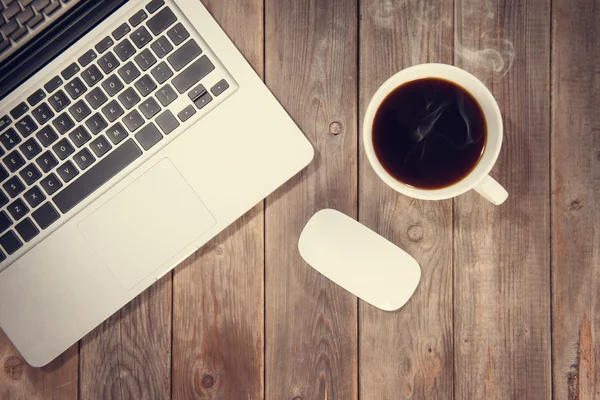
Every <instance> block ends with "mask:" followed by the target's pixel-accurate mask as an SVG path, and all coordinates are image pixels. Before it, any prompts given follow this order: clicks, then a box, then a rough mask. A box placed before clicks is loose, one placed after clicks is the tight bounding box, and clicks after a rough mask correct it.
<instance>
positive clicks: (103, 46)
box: [94, 36, 115, 54]
mask: <svg viewBox="0 0 600 400" xmlns="http://www.w3.org/2000/svg"><path fill="white" fill-rule="evenodd" d="M113 44H115V42H113V40H112V39H111V38H110V36H107V37H105V38H104V39H102V40H101V41H99V42H98V44H96V46H94V48H95V49H96V51H97V52H98V53H100V54H102V53H104V52H105V51H106V50H108V49H109V48H110V46H112V45H113Z"/></svg>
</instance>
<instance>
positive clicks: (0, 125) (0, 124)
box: [0, 115, 12, 132]
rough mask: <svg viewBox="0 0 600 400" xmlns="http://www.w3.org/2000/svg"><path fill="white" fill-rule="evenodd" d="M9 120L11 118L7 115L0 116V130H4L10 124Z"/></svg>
mask: <svg viewBox="0 0 600 400" xmlns="http://www.w3.org/2000/svg"><path fill="white" fill-rule="evenodd" d="M11 122H12V120H11V119H10V117H9V116H8V115H5V116H3V117H2V118H0V132H2V131H3V130H5V129H6V128H7V127H8V126H9V125H10V123H11Z"/></svg>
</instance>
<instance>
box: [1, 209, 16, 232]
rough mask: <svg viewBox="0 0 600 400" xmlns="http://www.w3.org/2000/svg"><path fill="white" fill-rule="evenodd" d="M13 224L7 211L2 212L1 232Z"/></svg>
mask: <svg viewBox="0 0 600 400" xmlns="http://www.w3.org/2000/svg"><path fill="white" fill-rule="evenodd" d="M12 224H13V222H12V220H11V219H10V218H9V217H8V215H7V214H6V212H4V211H1V212H0V233H2V232H4V231H5V230H7V229H8V228H10V227H11V225H12Z"/></svg>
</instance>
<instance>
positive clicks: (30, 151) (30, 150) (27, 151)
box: [19, 138, 42, 160]
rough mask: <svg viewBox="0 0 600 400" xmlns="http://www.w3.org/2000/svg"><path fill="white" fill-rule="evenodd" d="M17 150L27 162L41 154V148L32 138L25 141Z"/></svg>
mask: <svg viewBox="0 0 600 400" xmlns="http://www.w3.org/2000/svg"><path fill="white" fill-rule="evenodd" d="M19 149H20V150H21V152H22V153H23V155H24V156H25V157H26V158H27V159H28V160H31V159H32V158H33V157H35V156H37V155H38V154H40V153H41V152H42V148H41V147H40V145H39V144H38V142H37V141H36V140H35V139H34V138H31V139H29V140H27V141H26V142H25V143H23V144H22V145H21V146H19Z"/></svg>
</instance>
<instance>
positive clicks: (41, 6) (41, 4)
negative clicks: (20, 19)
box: [32, 0, 50, 13]
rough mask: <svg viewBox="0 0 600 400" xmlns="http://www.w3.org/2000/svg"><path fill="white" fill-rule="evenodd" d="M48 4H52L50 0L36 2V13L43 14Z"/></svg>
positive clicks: (34, 7) (34, 4) (35, 0)
mask: <svg viewBox="0 0 600 400" xmlns="http://www.w3.org/2000/svg"><path fill="white" fill-rule="evenodd" d="M48 4H50V0H34V1H33V5H32V6H33V9H34V10H35V11H37V12H38V13H41V12H42V10H43V9H44V8H45V7H46V6H48Z"/></svg>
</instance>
